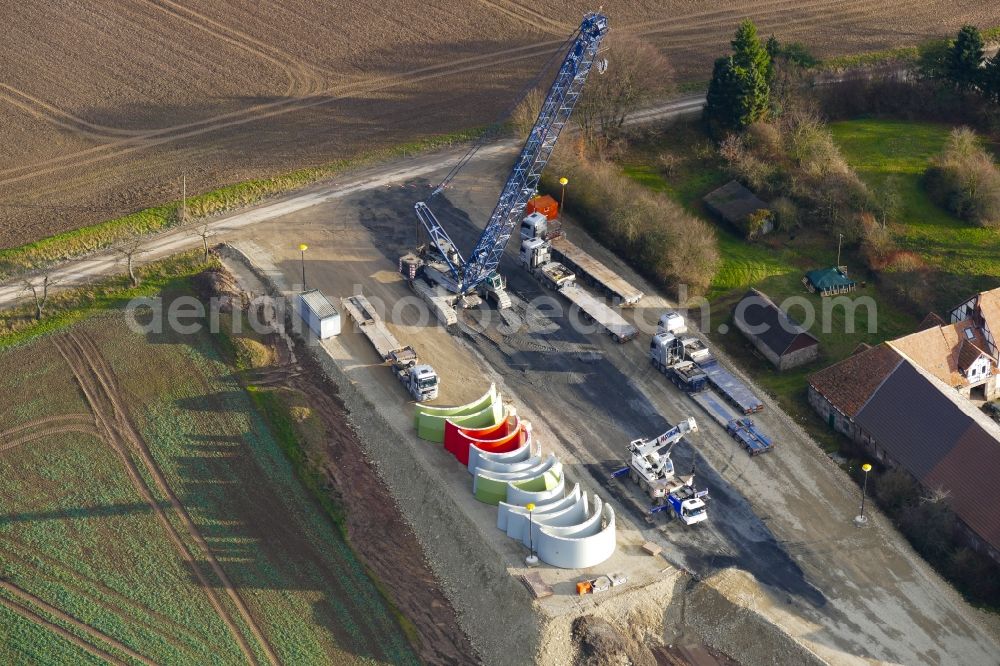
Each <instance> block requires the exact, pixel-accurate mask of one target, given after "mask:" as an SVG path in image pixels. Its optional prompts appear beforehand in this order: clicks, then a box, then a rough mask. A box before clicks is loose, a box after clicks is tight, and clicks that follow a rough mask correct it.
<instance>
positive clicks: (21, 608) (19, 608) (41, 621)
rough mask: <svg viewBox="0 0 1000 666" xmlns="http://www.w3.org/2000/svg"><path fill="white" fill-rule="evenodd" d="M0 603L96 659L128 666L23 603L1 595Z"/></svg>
mask: <svg viewBox="0 0 1000 666" xmlns="http://www.w3.org/2000/svg"><path fill="white" fill-rule="evenodd" d="M0 604H3V605H4V606H6V607H7V608H9V609H10V610H11V611H13V612H14V613H17V614H18V615H20V616H22V617H24V618H26V619H28V620H31V621H32V622H34V623H35V624H37V625H39V626H42V627H45V628H46V629H48V630H49V631H51V632H52V633H54V634H57V635H59V636H61V637H62V638H65V639H66V640H68V641H69V642H70V643H73V644H74V645H76V646H77V647H79V648H80V649H82V650H84V651H86V652H89V653H90V654H92V655H94V656H95V657H97V658H98V659H103V660H104V661H106V662H108V663H109V664H117V665H120V666H128V665H127V664H126V663H125V662H124V661H122V660H121V659H118V658H117V657H115V656H113V655H111V654H108V653H107V652H105V651H104V650H101V649H100V648H97V647H94V646H93V645H91V644H90V643H88V642H87V641H85V640H83V639H82V638H79V637H77V636H76V635H75V634H71V633H70V632H68V631H66V630H65V629H63V628H62V627H61V626H59V625H58V624H56V623H55V622H52V621H50V620H47V619H45V618H44V617H42V616H41V615H39V614H38V613H36V612H35V611H33V610H31V609H30V608H28V607H27V606H25V605H22V604H19V603H17V602H14V601H11V600H9V599H7V598H5V597H2V596H0Z"/></svg>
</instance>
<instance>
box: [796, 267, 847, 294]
mask: <svg viewBox="0 0 1000 666" xmlns="http://www.w3.org/2000/svg"><path fill="white" fill-rule="evenodd" d="M802 284H804V285H805V286H806V289H808V290H809V291H811V292H813V293H814V294H819V295H820V296H833V295H835V294H846V293H848V292H850V291H854V290H855V289H857V288H858V283H857V282H855V281H854V280H852V279H851V278H849V277H847V271H846V270H844V269H843V268H842V267H837V266H834V267H833V268H821V269H817V270H814V271H809V272H808V273H806V276H805V277H804V278H802Z"/></svg>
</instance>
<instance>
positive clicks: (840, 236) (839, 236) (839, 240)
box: [837, 234, 844, 270]
mask: <svg viewBox="0 0 1000 666" xmlns="http://www.w3.org/2000/svg"><path fill="white" fill-rule="evenodd" d="M843 242H844V234H837V270H840V246H841V245H842V244H843Z"/></svg>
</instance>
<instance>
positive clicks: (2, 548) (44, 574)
mask: <svg viewBox="0 0 1000 666" xmlns="http://www.w3.org/2000/svg"><path fill="white" fill-rule="evenodd" d="M11 546H13V547H15V548H17V547H19V548H20V549H21V551H20V552H19V551H15V550H14V548H12V547H11ZM29 550H30V551H31V556H30V557H28V556H27V555H24V554H22V553H24V552H28V551H29ZM0 553H3V555H4V556H5V557H6V558H7V559H9V560H18V561H20V562H21V565H22V566H25V567H30V568H31V569H32V570H33V572H34V575H35V576H37V577H40V578H48V579H49V580H50V581H51V582H52V583H54V584H57V585H59V586H61V587H63V588H66V589H69V590H72V591H74V592H76V593H77V594H78V595H80V596H81V597H85V598H87V599H89V600H90V602H91V603H93V604H94V605H95V606H99V607H101V608H103V609H104V610H106V611H108V612H110V613H111V614H113V615H117V616H119V617H127V618H128V619H129V622H131V623H133V624H136V625H138V626H141V627H143V628H144V629H145V630H146V631H148V632H149V633H150V634H152V635H154V636H157V637H159V638H161V639H163V640H164V641H166V642H167V643H169V644H170V645H172V646H173V647H175V648H177V649H178V650H180V651H182V652H186V653H187V654H188V655H190V657H191V658H192V659H195V658H196V656H197V655H195V653H194V650H193V648H191V647H190V646H189V645H187V644H185V643H183V642H181V641H180V640H177V638H176V636H177V635H178V634H184V635H186V636H187V638H188V639H189V640H191V641H193V642H196V643H201V644H206V642H207V640H208V636H203V635H201V634H198V633H195V632H194V631H192V630H191V629H190V628H188V627H185V626H184V625H182V624H180V623H178V622H176V621H175V620H172V619H171V618H169V617H167V616H166V615H164V614H163V613H161V612H159V611H158V610H156V609H155V608H152V607H151V606H147V605H145V604H143V603H142V602H140V601H137V600H135V599H130V598H129V597H126V596H125V595H124V594H122V593H120V592H118V591H116V590H114V589H112V588H110V587H108V586H107V585H105V584H104V583H103V582H102V581H101V580H100V579H98V578H92V577H89V576H87V575H86V574H84V573H83V572H81V571H78V570H77V569H74V568H73V567H71V566H69V565H68V564H66V563H65V562H62V561H60V560H57V559H56V558H54V557H51V556H50V555H46V554H45V553H43V552H41V551H40V550H37V549H33V548H32V546H31V545H30V544H27V543H25V542H24V541H23V540H21V539H19V538H17V537H13V536H11V535H10V534H9V533H8V534H6V535H4V538H3V541H0ZM32 558H35V559H38V560H41V561H42V562H44V564H45V567H46V568H43V567H42V566H40V565H38V564H36V563H34V562H32V561H31V559H32ZM54 569H61V570H62V571H63V572H64V573H65V576H64V577H59V576H57V575H53V574H52V573H51V570H54ZM95 590H96V591H95ZM100 595H104V596H106V597H109V598H111V599H114V600H115V601H114V602H112V601H108V600H107V599H103V598H101V596H100ZM137 608H138V609H141V610H142V611H143V612H144V613H146V614H147V615H148V616H149V619H140V618H138V617H136V615H135V610H136V609H137ZM165 625H169V627H165ZM171 632H172V633H171Z"/></svg>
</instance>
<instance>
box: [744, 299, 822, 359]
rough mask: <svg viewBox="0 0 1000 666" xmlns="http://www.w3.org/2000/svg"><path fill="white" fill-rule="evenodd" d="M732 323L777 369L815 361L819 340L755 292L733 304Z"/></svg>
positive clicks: (769, 300) (817, 355)
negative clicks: (734, 305) (734, 306)
mask: <svg viewBox="0 0 1000 666" xmlns="http://www.w3.org/2000/svg"><path fill="white" fill-rule="evenodd" d="M733 323H734V324H735V325H736V328H737V329H739V331H740V332H741V333H742V334H743V335H745V336H746V337H747V339H748V340H750V342H752V343H753V345H754V347H756V348H757V351H759V352H760V353H761V354H762V355H763V356H764V358H766V359H767V360H768V361H770V362H771V364H772V365H774V367H776V368H777V369H778V370H788V369H790V368H794V367H797V366H800V365H804V364H806V363H809V362H811V361H815V360H816V359H817V358H819V340H817V339H816V337H815V336H813V335H812V334H811V333H809V332H808V331H807V330H806V329H804V328H803V327H802V325H801V324H799V323H798V322H797V321H795V320H794V319H792V318H791V317H789V316H788V313H787V312H785V311H784V310H782V309H781V308H779V307H778V306H777V305H775V304H774V302H773V301H772V300H771V299H770V298H768V297H767V295H765V294H764V293H762V292H760V291H757V290H756V289H751V290H750V291H748V292H747V293H746V295H745V296H744V297H743V298H742V299H740V302H739V303H737V304H736V308H735V309H734V310H733Z"/></svg>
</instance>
